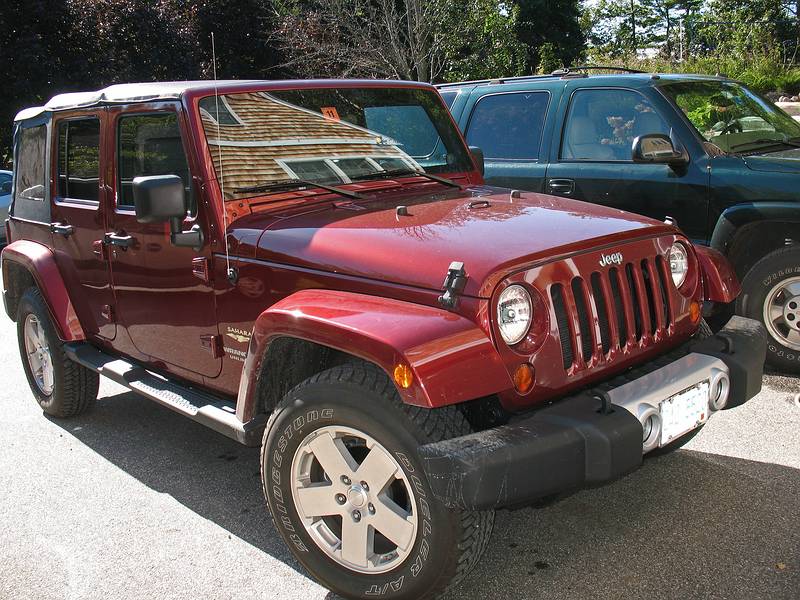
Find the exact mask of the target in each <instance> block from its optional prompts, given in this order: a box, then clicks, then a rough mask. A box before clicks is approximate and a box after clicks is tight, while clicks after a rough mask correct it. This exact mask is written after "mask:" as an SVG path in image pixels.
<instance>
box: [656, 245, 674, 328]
mask: <svg viewBox="0 0 800 600" xmlns="http://www.w3.org/2000/svg"><path fill="white" fill-rule="evenodd" d="M656 273H658V280H659V282H660V283H661V309H662V310H663V311H664V326H665V327H669V326H670V325H671V324H672V311H671V310H670V309H669V280H668V279H667V263H666V262H664V257H663V256H656Z"/></svg>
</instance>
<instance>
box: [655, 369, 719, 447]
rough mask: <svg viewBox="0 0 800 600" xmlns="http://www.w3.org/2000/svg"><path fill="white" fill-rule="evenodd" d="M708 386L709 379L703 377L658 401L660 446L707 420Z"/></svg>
mask: <svg viewBox="0 0 800 600" xmlns="http://www.w3.org/2000/svg"><path fill="white" fill-rule="evenodd" d="M710 387H711V383H710V382H709V380H708V379H704V380H703V381H700V382H698V383H695V384H694V385H692V386H690V387H688V388H686V389H684V390H682V391H680V392H678V393H677V394H674V395H672V396H670V397H669V398H666V399H665V400H662V401H661V402H660V403H659V407H658V408H659V414H660V416H661V440H660V443H659V445H660V446H664V445H666V444H669V443H670V442H673V441H675V440H676V439H678V438H679V437H681V436H683V435H686V434H687V433H689V432H690V431H692V430H693V429H696V428H697V427H700V426H701V425H702V424H703V423H705V422H706V421H708V411H709V408H708V398H709V390H710Z"/></svg>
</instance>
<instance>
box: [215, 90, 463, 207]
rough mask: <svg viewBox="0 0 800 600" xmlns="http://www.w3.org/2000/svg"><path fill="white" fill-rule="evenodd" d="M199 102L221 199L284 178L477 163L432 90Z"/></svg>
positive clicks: (257, 95)
mask: <svg viewBox="0 0 800 600" xmlns="http://www.w3.org/2000/svg"><path fill="white" fill-rule="evenodd" d="M199 106H200V117H201V119H202V122H203V127H204V129H205V134H206V140H207V142H208V144H209V149H210V152H211V157H212V159H213V161H214V168H215V170H216V173H217V178H218V180H220V182H221V184H222V188H223V190H224V196H225V199H226V200H232V199H241V198H246V197H249V196H254V195H261V194H263V193H264V190H265V187H266V186H268V185H269V184H270V183H273V182H285V181H286V180H287V179H302V180H306V181H312V182H319V183H324V184H328V185H340V184H346V183H351V182H352V181H357V180H360V179H369V178H372V176H376V177H378V176H380V173H382V172H385V171H388V172H393V173H401V172H409V171H412V170H416V171H425V172H427V173H432V174H435V173H456V172H462V171H469V170H471V169H472V168H473V167H472V163H471V161H470V159H469V156H468V154H467V151H466V149H465V147H464V144H463V142H462V141H461V138H460V136H459V135H458V133H457V131H456V130H455V128H454V126H453V124H452V121H451V120H450V116H449V114H448V112H447V109H446V108H445V107H444V105H443V104H442V102H441V100H440V99H439V97H438V95H437V94H436V93H435V92H433V91H429V90H423V89H414V88H339V89H333V88H311V89H303V90H271V91H260V92H248V93H237V94H224V95H221V96H219V100H218V101H217V100H216V99H215V97H214V96H207V97H205V98H202V99H201V100H200V103H199ZM387 175H388V173H387Z"/></svg>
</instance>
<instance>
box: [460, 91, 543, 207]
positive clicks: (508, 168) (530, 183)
mask: <svg viewBox="0 0 800 600" xmlns="http://www.w3.org/2000/svg"><path fill="white" fill-rule="evenodd" d="M549 104H550V92H549V91H547V90H538V91H524V92H514V91H512V92H500V93H495V94H487V95H485V96H481V97H479V98H478V100H477V102H475V104H474V105H473V107H472V111H471V113H470V115H469V121H468V122H467V124H466V127H465V132H466V133H465V137H466V140H467V144H469V145H470V146H477V147H479V148H480V149H481V150H483V156H484V179H485V181H486V183H488V184H491V185H497V186H501V187H511V188H514V187H517V188H521V189H525V190H531V191H536V192H539V191H542V188H543V182H544V177H545V170H546V168H547V162H546V158H545V159H544V160H540V153H541V150H542V137H543V133H544V128H545V123H546V117H547V110H548V106H549Z"/></svg>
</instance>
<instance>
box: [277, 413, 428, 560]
mask: <svg viewBox="0 0 800 600" xmlns="http://www.w3.org/2000/svg"><path fill="white" fill-rule="evenodd" d="M292 484H293V485H292V496H293V499H294V504H295V506H296V508H297V512H298V515H299V516H300V519H301V520H302V522H303V525H304V526H305V528H306V531H307V532H308V534H309V535H310V536H311V538H312V539H313V540H314V542H315V543H316V544H317V545H318V546H319V547H320V548H321V549H322V550H323V551H324V552H325V553H326V554H327V555H328V556H329V557H330V558H332V559H333V560H334V561H336V562H337V563H339V564H341V565H343V566H345V567H346V568H348V569H350V570H353V571H357V572H361V573H371V574H373V573H381V572H384V571H388V570H390V569H393V568H395V567H396V566H397V565H399V564H400V563H401V562H403V561H404V560H405V559H406V558H407V557H408V555H409V553H410V552H411V549H412V548H413V547H414V541H415V540H416V537H417V510H416V499H415V497H414V492H413V489H412V485H411V482H410V481H409V480H408V478H407V477H406V475H405V473H404V471H403V469H402V468H401V467H400V465H399V464H398V463H397V461H396V460H395V459H394V457H393V456H392V455H391V454H390V453H389V451H388V450H386V449H385V448H384V447H383V446H382V445H381V444H380V443H378V442H377V441H376V440H375V439H374V438H372V437H371V436H369V435H367V434H365V433H363V432H361V431H358V430H356V429H353V428H349V427H344V426H330V427H323V428H320V429H318V430H316V431H314V432H313V433H312V434H310V435H309V436H307V437H306V438H305V439H304V440H303V441H302V442H301V444H300V445H299V446H298V449H297V451H296V452H295V455H294V458H293V460H292Z"/></svg>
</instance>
